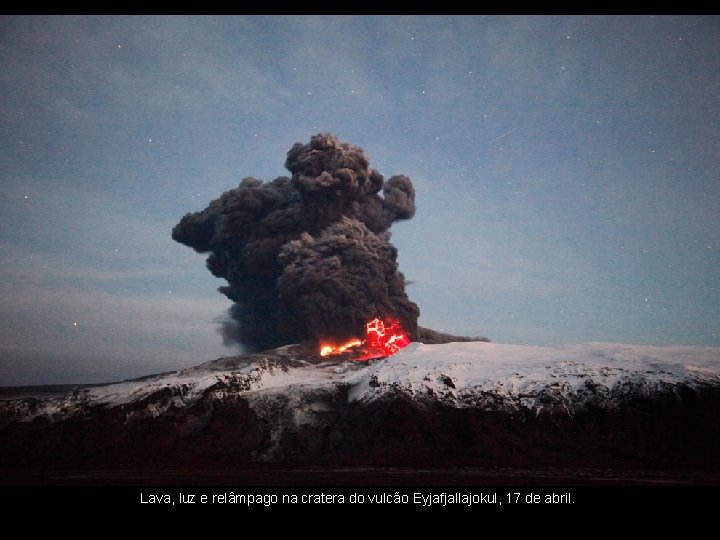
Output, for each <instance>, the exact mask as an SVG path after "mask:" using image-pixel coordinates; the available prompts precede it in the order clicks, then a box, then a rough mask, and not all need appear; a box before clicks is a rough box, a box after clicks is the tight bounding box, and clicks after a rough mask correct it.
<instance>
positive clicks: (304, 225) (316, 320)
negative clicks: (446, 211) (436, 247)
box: [172, 134, 420, 349]
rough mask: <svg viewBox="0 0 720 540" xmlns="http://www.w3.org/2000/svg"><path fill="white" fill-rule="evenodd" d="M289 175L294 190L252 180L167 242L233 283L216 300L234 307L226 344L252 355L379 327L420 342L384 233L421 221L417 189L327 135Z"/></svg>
mask: <svg viewBox="0 0 720 540" xmlns="http://www.w3.org/2000/svg"><path fill="white" fill-rule="evenodd" d="M285 167H286V168H287V169H288V170H289V171H290V173H291V174H292V177H291V178H288V177H285V176H281V177H279V178H276V179H275V180H273V181H271V182H263V181H262V180H258V179H256V178H245V179H244V180H243V181H242V182H241V183H240V185H239V186H238V187H237V188H235V189H232V190H230V191H227V192H225V193H223V194H222V195H221V196H220V198H218V199H216V200H214V201H212V202H211V203H210V204H209V205H208V207H207V208H205V210H202V211H201V212H195V213H192V214H187V215H186V216H185V217H183V218H182V220H181V221H180V223H178V224H177V225H176V226H175V228H174V229H173V231H172V237H173V239H174V240H176V241H178V242H180V243H182V244H185V245H187V246H189V247H192V248H193V249H195V250H196V251H198V252H200V253H209V256H208V258H207V267H208V269H209V270H210V271H211V272H212V273H213V275H214V276H217V277H222V278H225V279H226V280H227V282H228V285H226V286H223V287H220V288H219V289H218V290H219V291H220V292H222V293H223V294H224V295H226V296H227V297H228V298H229V299H230V300H232V301H233V302H234V304H233V306H232V307H231V308H230V316H231V319H232V320H233V321H234V324H231V325H227V324H226V325H225V327H224V333H225V335H226V337H228V336H229V337H230V338H231V339H233V340H235V341H239V342H241V343H243V344H245V345H247V346H249V347H250V348H253V349H264V348H271V347H277V346H280V345H284V344H287V343H294V342H298V341H303V340H307V339H317V338H337V339H342V338H347V337H351V336H360V335H362V333H363V330H364V325H365V322H366V321H367V320H369V319H371V318H373V317H376V316H381V317H388V316H392V317H396V318H398V319H399V320H400V322H401V323H402V325H403V326H404V327H405V329H406V330H407V331H408V332H409V333H410V335H411V337H415V336H416V334H417V331H418V326H417V319H418V316H419V313H420V310H419V309H418V307H417V305H416V304H414V303H413V302H411V301H410V299H409V298H408V297H407V294H406V293H405V279H404V277H403V275H402V273H400V272H399V271H398V265H397V250H396V249H395V247H394V246H393V245H392V244H390V232H389V230H388V229H389V228H390V226H391V225H392V223H393V222H395V221H397V220H401V219H410V218H411V217H412V216H413V215H414V214H415V190H414V188H413V185H412V181H411V180H410V179H409V178H407V177H406V176H393V177H391V178H389V179H388V180H387V181H385V180H384V178H383V176H382V174H380V173H379V172H378V171H376V170H375V169H372V168H370V166H369V162H368V159H367V157H366V156H365V154H364V153H363V150H362V149H361V148H359V147H357V146H353V145H350V144H346V143H341V142H339V141H338V140H337V139H336V138H335V137H334V136H333V135H329V134H318V135H315V136H313V137H312V138H311V139H310V142H309V143H308V144H301V143H296V144H295V145H293V147H292V148H291V149H290V151H289V152H288V154H287V160H286V161H285ZM381 191H382V196H380V192H381Z"/></svg>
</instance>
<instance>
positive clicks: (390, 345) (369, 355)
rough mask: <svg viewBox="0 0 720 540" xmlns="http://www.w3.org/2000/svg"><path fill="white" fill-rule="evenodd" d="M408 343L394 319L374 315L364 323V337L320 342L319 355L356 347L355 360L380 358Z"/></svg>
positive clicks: (398, 322) (338, 352) (406, 337)
mask: <svg viewBox="0 0 720 540" xmlns="http://www.w3.org/2000/svg"><path fill="white" fill-rule="evenodd" d="M409 344H410V338H409V337H408V335H407V332H406V331H405V330H404V329H403V327H402V325H401V324H400V321H398V320H396V319H386V320H385V321H383V320H382V319H380V318H378V317H376V318H375V319H373V320H371V321H369V322H368V323H367V324H366V325H365V339H363V340H362V341H361V340H359V339H357V338H353V339H351V340H348V341H347V342H345V343H343V344H341V345H332V344H329V343H321V344H320V356H331V355H336V354H342V353H344V352H346V351H348V350H350V349H357V350H358V351H359V352H360V356H359V357H357V358H355V361H356V362H364V361H365V360H371V359H373V358H382V357H385V356H390V355H392V354H395V353H396V352H398V351H399V350H400V349H402V348H403V347H406V346H408V345H409Z"/></svg>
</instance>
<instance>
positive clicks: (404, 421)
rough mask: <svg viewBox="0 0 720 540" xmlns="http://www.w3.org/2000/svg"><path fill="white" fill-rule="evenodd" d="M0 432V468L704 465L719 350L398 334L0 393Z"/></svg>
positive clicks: (712, 464) (710, 447)
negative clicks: (363, 350) (406, 342)
mask: <svg viewBox="0 0 720 540" xmlns="http://www.w3.org/2000/svg"><path fill="white" fill-rule="evenodd" d="M0 440H1V441H3V444H0V479H1V478H2V470H6V471H7V470H10V471H17V470H21V469H23V468H24V469H32V470H35V469H38V468H39V469H42V470H45V469H46V468H47V467H54V468H55V469H56V470H58V469H64V470H87V469H88V468H93V467H95V468H102V469H106V468H108V467H110V468H112V467H121V468H126V467H131V466H137V467H146V466H148V464H152V467H163V466H164V467H170V468H177V467H180V468H187V469H189V470H195V469H196V468H197V467H208V466H209V465H210V464H212V465H213V466H217V464H218V463H223V464H225V466H232V467H236V466H243V465H242V464H247V463H249V462H258V461H267V462H274V463H297V462H301V463H306V464H328V463H333V464H341V465H343V466H345V465H346V464H348V463H351V464H355V465H361V466H363V467H364V466H382V467H386V466H388V465H392V466H410V465H412V466H424V465H425V464H431V465H432V466H433V467H435V466H443V467H445V466H448V465H452V466H455V467H467V466H473V467H478V466H479V467H498V466H504V467H528V466H532V467H536V466H538V465H543V466H552V467H563V468H566V467H569V466H570V467H594V468H597V467H607V466H608V464H609V463H610V464H614V465H613V466H615V467H621V468H625V470H629V469H631V468H632V469H636V468H647V467H649V466H651V465H652V466H654V467H661V468H665V467H668V466H672V467H680V468H685V469H687V468H691V469H693V470H695V471H697V470H700V469H702V470H703V471H708V470H710V471H714V470H720V458H719V457H718V456H720V349H715V348H700V347H649V346H634V345H612V344H602V343H592V344H586V345H570V346H564V347H530V346H516V345H501V344H494V343H484V342H471V343H451V344H443V345H426V344H420V343H413V344H411V345H410V346H408V347H406V348H405V349H403V350H402V351H400V352H399V353H398V354H396V355H394V356H392V357H388V358H383V359H378V360H373V361H369V362H362V363H359V362H353V361H348V360H342V359H337V358H336V359H331V360H327V359H323V358H321V357H319V356H318V355H317V354H316V353H315V352H314V351H313V350H311V349H308V348H307V347H306V346H302V345H289V346H286V347H281V348H279V349H275V350H272V351H266V352H263V353H256V354H251V355H243V356H237V357H232V358H222V359H219V360H215V361H212V362H207V363H205V364H201V365H199V366H196V367H193V368H190V369H185V370H182V371H177V372H172V373H166V374H160V375H154V376H150V377H144V378H142V379H137V380H132V381H124V382H119V383H114V384H108V385H104V386H93V387H78V388H76V389H74V390H73V391H71V392H68V393H66V394H60V395H54V396H47V395H42V394H38V395H37V396H36V397H35V398H32V397H27V396H26V397H24V398H23V399H5V400H2V399H0ZM132 464H135V465H132ZM13 474H15V473H14V472H13ZM703 474H705V473H703ZM714 481H717V482H720V478H717V479H716V480H714Z"/></svg>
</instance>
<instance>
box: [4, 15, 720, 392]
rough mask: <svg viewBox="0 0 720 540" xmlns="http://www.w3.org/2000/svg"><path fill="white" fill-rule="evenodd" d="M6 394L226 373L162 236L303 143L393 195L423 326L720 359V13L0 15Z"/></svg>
mask: <svg viewBox="0 0 720 540" xmlns="http://www.w3.org/2000/svg"><path fill="white" fill-rule="evenodd" d="M0 92H1V95H2V101H0V385H11V384H42V383H61V382H98V381H108V380H117V379H122V378H127V377H135V376H140V375H145V374H149V373H155V372H161V371H169V370H175V369H180V368H184V367H187V366H191V365H195V364H198V363H201V362H203V361H206V360H211V359H214V358H217V357H220V356H228V355H232V354H237V353H238V352H240V349H239V348H238V347H237V346H233V347H229V346H225V345H223V341H222V338H221V336H220V334H219V332H218V326H219V320H220V319H222V318H223V317H224V314H225V311H226V310H227V308H228V307H229V306H230V301H229V300H228V299H227V298H225V297H224V296H222V295H221V294H219V293H218V292H217V291H216V288H217V287H218V286H219V285H222V284H224V282H223V281H222V280H219V279H216V278H214V277H213V276H212V275H211V274H210V273H209V272H208V271H207V269H206V268H205V264H204V257H203V256H201V255H199V254H196V253H194V252H193V251H192V250H190V249H188V248H187V247H185V246H182V245H180V244H178V243H176V242H174V241H173V240H172V239H171V237H170V232H171V229H172V227H173V225H174V224H175V223H177V222H178V220H179V219H180V218H181V217H182V216H183V215H184V214H185V213H187V212H193V211H198V210H201V209H203V208H204V207H205V206H206V205H207V203H208V202H209V201H210V200H212V199H214V198H216V197H218V196H219V195H220V194H221V193H223V192H224V191H226V190H228V189H231V188H233V187H236V186H237V185H238V183H239V182H240V180H241V179H242V178H244V177H246V176H254V177H257V178H262V179H265V180H272V179H274V178H275V177H277V176H280V175H285V174H288V172H287V171H286V170H285V169H284V168H283V163H284V161H285V157H286V153H287V151H288V150H289V149H290V147H291V146H292V145H293V143H295V142H303V143H306V142H308V141H309V139H310V137H311V136H312V135H314V134H316V133H318V132H330V133H333V134H336V135H337V136H338V137H339V138H340V140H342V141H345V142H350V143H352V144H355V145H358V146H360V147H362V148H363V149H364V150H365V153H366V154H367V156H368V157H369V158H370V165H371V166H372V167H374V168H376V169H378V170H379V171H380V172H382V173H383V174H384V175H385V177H386V178H388V177H390V176H391V175H394V174H405V175H407V176H410V177H411V178H412V180H413V184H414V186H415V189H416V192H417V197H416V203H417V213H416V215H415V217H414V218H413V219H412V220H409V221H405V222H401V223H397V224H395V225H394V226H393V227H392V234H393V237H392V241H393V243H394V245H395V246H396V247H397V248H398V251H399V263H400V270H401V271H402V272H403V273H404V274H405V276H406V278H407V279H408V280H410V281H412V282H414V283H413V284H412V285H409V287H408V295H409V296H410V298H411V299H412V300H413V301H415V302H416V303H417V304H418V305H419V306H420V310H421V315H420V319H419V323H420V324H421V325H422V326H426V327H430V328H433V329H435V330H442V331H445V332H451V333H454V334H464V335H478V336H487V337H489V338H491V339H492V340H493V341H496V342H500V343H516V344H535V345H562V344H565V343H580V342H590V341H602V342H621V343H636V344H654V345H671V344H688V345H703V346H720V271H719V269H720V212H719V211H718V209H720V99H719V98H718V96H720V18H719V17H649V16H647V17H645V16H643V17H627V16H626V17H590V16H583V17H565V16H554V17H514V16H513V17H501V16H498V17H469V16H465V17H390V16H381V17H305V16H303V17H58V16H55V17H37V16H36V17H0Z"/></svg>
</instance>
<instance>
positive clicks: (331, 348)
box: [320, 339, 362, 356]
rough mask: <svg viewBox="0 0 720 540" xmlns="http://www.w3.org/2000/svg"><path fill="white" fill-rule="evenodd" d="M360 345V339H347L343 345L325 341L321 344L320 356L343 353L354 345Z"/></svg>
mask: <svg viewBox="0 0 720 540" xmlns="http://www.w3.org/2000/svg"><path fill="white" fill-rule="evenodd" d="M360 345H362V341H360V340H359V339H351V340H350V341H347V342H345V343H343V344H342V345H329V344H327V343H325V344H322V345H321V346H320V356H330V355H332V354H342V353H344V352H345V351H347V350H348V349H352V348H353V347H359V346H360Z"/></svg>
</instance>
